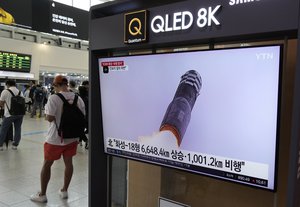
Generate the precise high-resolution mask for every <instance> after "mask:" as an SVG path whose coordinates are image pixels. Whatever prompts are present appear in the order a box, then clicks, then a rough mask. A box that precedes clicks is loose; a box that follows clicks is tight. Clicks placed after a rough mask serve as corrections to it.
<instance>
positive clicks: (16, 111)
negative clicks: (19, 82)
mask: <svg viewBox="0 0 300 207" xmlns="http://www.w3.org/2000/svg"><path fill="white" fill-rule="evenodd" d="M7 90H8V91H9V92H10V93H11V95H12V97H11V99H10V108H9V107H8V105H7V104H6V106H7V109H8V111H9V113H10V115H25V111H26V106H25V98H24V97H22V96H21V91H19V93H18V95H16V96H15V94H14V93H13V92H12V91H11V90H10V89H7Z"/></svg>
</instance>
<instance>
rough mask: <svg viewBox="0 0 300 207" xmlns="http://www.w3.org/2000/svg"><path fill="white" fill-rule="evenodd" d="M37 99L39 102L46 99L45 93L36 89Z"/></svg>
mask: <svg viewBox="0 0 300 207" xmlns="http://www.w3.org/2000/svg"><path fill="white" fill-rule="evenodd" d="M34 93H35V99H34V100H36V101H37V102H42V101H43V99H44V92H43V90H42V89H36V90H35V92H34Z"/></svg>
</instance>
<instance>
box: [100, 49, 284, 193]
mask: <svg viewBox="0 0 300 207" xmlns="http://www.w3.org/2000/svg"><path fill="white" fill-rule="evenodd" d="M280 62H281V47H280V46H265V47H251V48H236V49H225V50H209V51H196V52H182V53H171V54H155V55H141V56H126V57H114V58H100V59H99V75H100V80H99V81H100V97H101V107H102V108H101V111H102V118H103V126H101V127H103V137H104V144H105V152H106V153H108V154H112V155H117V156H121V157H126V158H130V159H135V160H141V161H145V162H150V163H154V164H159V165H164V166H168V167H173V168H177V169H182V170H187V171H190V172H195V173H200V174H205V175H208V176H212V177H217V178H221V179H225V180H229V181H234V182H238V183H243V184H247V185H251V186H256V187H260V188H263V189H269V190H275V188H276V182H275V180H276V179H275V178H276V154H277V153H276V151H277V135H278V131H277V129H278V127H277V126H278V125H279V118H278V108H279V107H278V103H279V94H280V93H279V92H280V90H279V88H280V71H281V70H280V68H281V64H280Z"/></svg>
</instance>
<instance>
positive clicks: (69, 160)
mask: <svg viewBox="0 0 300 207" xmlns="http://www.w3.org/2000/svg"><path fill="white" fill-rule="evenodd" d="M64 162H65V167H66V168H65V178H64V186H63V188H62V189H61V191H68V188H69V185H70V182H71V179H72V176H73V157H72V156H71V157H67V156H64Z"/></svg>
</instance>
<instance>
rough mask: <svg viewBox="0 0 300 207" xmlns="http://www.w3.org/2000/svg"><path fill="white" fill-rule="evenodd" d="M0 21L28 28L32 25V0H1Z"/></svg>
mask: <svg viewBox="0 0 300 207" xmlns="http://www.w3.org/2000/svg"><path fill="white" fill-rule="evenodd" d="M0 23H2V24H7V25H12V26H18V27H24V28H29V29H30V28H31V27H32V0H22V1H20V0H9V1H1V2H0Z"/></svg>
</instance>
